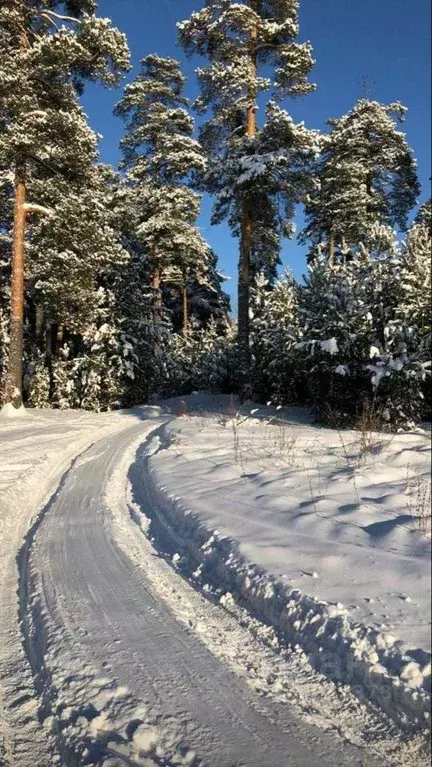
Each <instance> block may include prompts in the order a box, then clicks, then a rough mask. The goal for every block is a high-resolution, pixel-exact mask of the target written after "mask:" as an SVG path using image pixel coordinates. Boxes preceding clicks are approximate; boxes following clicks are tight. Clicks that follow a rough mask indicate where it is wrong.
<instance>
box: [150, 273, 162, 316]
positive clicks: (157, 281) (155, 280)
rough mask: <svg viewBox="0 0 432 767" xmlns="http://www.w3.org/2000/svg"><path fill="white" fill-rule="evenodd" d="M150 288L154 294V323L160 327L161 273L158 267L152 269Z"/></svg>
mask: <svg viewBox="0 0 432 767" xmlns="http://www.w3.org/2000/svg"><path fill="white" fill-rule="evenodd" d="M152 288H153V293H154V322H155V325H160V323H161V319H162V290H161V273H160V269H159V268H158V267H154V269H153V274H152Z"/></svg>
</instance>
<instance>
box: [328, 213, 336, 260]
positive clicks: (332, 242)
mask: <svg viewBox="0 0 432 767" xmlns="http://www.w3.org/2000/svg"><path fill="white" fill-rule="evenodd" d="M328 263H329V266H330V268H333V267H334V263H335V225H334V223H333V221H332V222H331V224H330V233H329V242H328Z"/></svg>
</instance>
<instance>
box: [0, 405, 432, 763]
mask: <svg viewBox="0 0 432 767" xmlns="http://www.w3.org/2000/svg"><path fill="white" fill-rule="evenodd" d="M200 403H201V401H200V400H198V401H197V403H195V404H197V407H198V412H199V414H200V416H202V418H203V422H205V421H206V419H207V418H208V413H207V405H209V407H210V411H209V412H211V411H212V409H214V408H221V407H222V408H223V407H225V403H224V402H219V403H218V402H216V401H213V400H212V401H211V403H210V404H209V403H207V404H206V402H203V403H201V404H200ZM179 404H181V403H179V402H178V401H175V402H174V401H173V402H165V403H161V407H153V408H152V407H144V408H138V409H136V410H135V411H128V412H126V411H125V412H123V413H122V412H119V413H115V414H105V415H95V414H84V413H76V414H75V413H66V414H65V413H53V412H48V413H45V412H37V411H35V412H34V413H31V414H28V417H27V418H26V419H25V421H23V422H22V423H20V424H18V423H2V424H1V432H0V479H1V482H0V593H1V599H0V767H72V766H73V767H81V765H82V767H85V765H93V766H94V767H102V765H103V767H122V766H123V765H134V766H135V767H155V765H156V767H157V766H158V765H159V767H162V766H164V765H165V767H174V765H178V766H179V767H180V765H184V766H185V767H187V765H189V767H206V766H207V767H216V766H217V767H234V766H235V767H267V766H269V767H271V765H274V766H275V767H276V766H277V767H296V765H297V766H298V767H309V766H310V765H315V764H317V765H324V766H325V765H332V767H345V765H347V766H348V767H350V766H352V765H364V766H366V765H369V767H375V766H376V765H386V764H388V765H394V766H395V767H396V765H397V766H398V767H399V766H400V765H404V767H420V765H421V766H423V765H424V764H426V763H427V756H426V757H425V753H426V752H425V750H424V741H423V739H422V738H418V737H417V736H414V737H412V736H411V735H409V736H407V737H406V736H405V734H404V733H403V732H401V731H400V730H399V729H398V727H397V726H396V725H395V724H394V722H392V721H390V720H389V719H388V718H387V717H386V716H385V715H384V714H383V713H382V712H381V711H380V710H379V709H377V708H376V707H374V706H371V705H369V704H367V703H366V702H365V701H362V695H361V690H360V689H358V690H357V691H353V690H352V689H351V688H350V687H349V685H341V684H334V682H332V681H331V680H330V679H329V678H328V677H327V675H323V674H321V673H318V672H317V671H316V670H315V669H314V664H313V663H311V659H310V658H309V656H308V655H307V653H306V652H305V650H304V648H303V647H302V646H300V645H298V646H296V647H295V648H294V647H292V648H289V647H288V648H286V647H285V646H284V644H283V643H282V644H280V643H279V641H278V640H277V637H276V634H275V632H274V631H273V628H272V627H271V625H270V626H269V625H264V624H262V623H260V622H259V620H257V618H253V617H252V616H251V615H249V614H248V613H247V612H246V611H245V610H244V608H243V607H241V606H240V605H236V604H235V603H234V602H233V601H230V598H229V597H230V595H229V594H227V593H226V588H222V591H221V590H220V589H219V591H218V590H217V589H216V592H215V593H214V594H213V596H212V592H211V590H210V587H208V589H207V586H206V584H205V583H204V585H203V584H201V589H203V591H204V592H206V594H203V593H202V591H201V590H200V588H197V586H198V581H196V580H195V579H192V580H193V581H194V584H193V585H191V583H190V582H189V581H188V580H187V578H185V577H184V575H185V574H186V575H187V573H186V571H185V570H184V569H183V570H182V568H180V569H179V566H178V562H179V561H180V556H179V555H178V554H177V553H176V554H174V555H173V557H172V558H173V561H172V562H169V561H168V560H167V559H166V558H165V554H164V555H161V550H163V551H165V546H164V543H165V541H164V540H160V534H159V533H158V532H157V531H156V528H155V520H156V519H158V520H159V525H158V526H156V527H159V528H160V531H161V530H162V533H163V529H165V530H166V532H167V533H168V535H169V536H171V540H172V541H173V545H174V546H177V545H178V546H179V547H180V548H174V551H179V550H181V545H182V541H180V538H179V539H178V541H177V540H176V535H177V534H178V530H177V522H179V524H180V526H181V520H182V518H183V517H182V515H180V516H179V517H178V518H177V516H175V515H174V516H173V514H174V511H175V509H174V506H172V503H171V501H170V498H172V496H171V495H170V494H169V492H168V487H167V488H165V489H164V488H163V487H160V491H161V492H159V489H158V488H155V485H154V481H155V474H154V471H153V470H152V468H151V467H152V462H153V460H154V458H155V457H156V458H157V457H158V455H157V454H158V451H159V449H161V450H162V452H161V455H163V454H164V451H163V449H162V448H163V447H164V445H163V444H162V443H161V442H160V439H159V435H160V434H162V433H164V425H165V424H167V422H169V421H172V420H175V416H176V414H177V413H178V412H179V410H180V412H181V410H182V407H180V408H179ZM190 404H191V405H194V401H193V402H192V400H191V403H190ZM204 405H205V407H204ZM194 406H195V405H194ZM155 446H156V448H155ZM155 449H156V453H155ZM162 491H163V492H162ZM165 496H166V499H165ZM164 499H165V500H164ZM171 506H172V508H171ZM176 513H177V512H176ZM146 515H147V516H146ZM147 517H148V518H147ZM174 517H175V518H174ZM173 523H175V524H174V526H173ZM160 531H159V532H160ZM153 534H155V535H156V537H157V541H156V542H155V541H153V539H152V538H151V537H150V539H149V536H152V535H153ZM173 536H174V537H173ZM163 538H164V535H163V534H162V539H163ZM183 543H184V541H183ZM192 543H193V542H192V541H191V546H192V549H193V545H195V544H193V545H192ZM195 543H196V542H195ZM155 547H160V548H155ZM204 549H205V552H204V553H206V554H208V553H209V552H208V550H207V548H206V547H205V546H204ZM222 564H223V563H222ZM173 565H174V566H173ZM215 565H217V562H216V560H215ZM180 570H182V572H183V576H182V575H181V574H180ZM214 575H215V576H216V575H217V572H215V573H214ZM219 575H220V577H221V585H222V582H223V578H224V574H223V573H222V572H220V573H219ZM216 580H217V578H216ZM209 597H210V598H209ZM214 597H216V598H214ZM270 624H271V621H270ZM340 736H342V737H340Z"/></svg>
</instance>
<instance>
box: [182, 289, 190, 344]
mask: <svg viewBox="0 0 432 767" xmlns="http://www.w3.org/2000/svg"><path fill="white" fill-rule="evenodd" d="M182 304H183V335H184V336H187V334H188V333H189V302H188V294H187V287H186V285H183V287H182Z"/></svg>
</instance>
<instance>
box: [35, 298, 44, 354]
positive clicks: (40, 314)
mask: <svg viewBox="0 0 432 767" xmlns="http://www.w3.org/2000/svg"><path fill="white" fill-rule="evenodd" d="M35 314H36V318H35V333H36V343H37V345H38V348H39V349H40V348H41V340H42V333H43V320H44V308H43V306H42V304H37V305H36V310H35Z"/></svg>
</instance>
